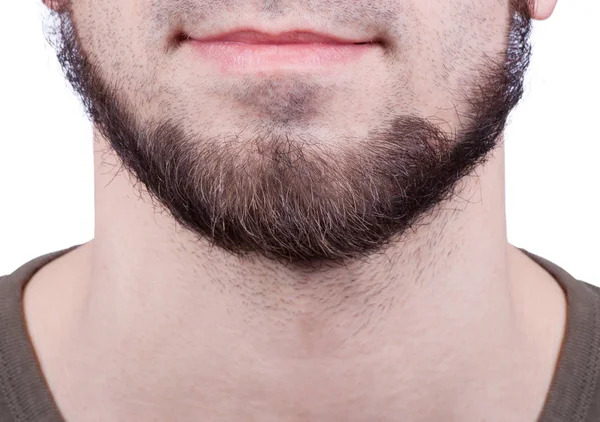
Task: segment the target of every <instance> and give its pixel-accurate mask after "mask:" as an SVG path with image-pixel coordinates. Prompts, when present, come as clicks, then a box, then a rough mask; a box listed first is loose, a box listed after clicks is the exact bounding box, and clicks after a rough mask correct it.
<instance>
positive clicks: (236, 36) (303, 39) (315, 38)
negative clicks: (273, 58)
mask: <svg viewBox="0 0 600 422" xmlns="http://www.w3.org/2000/svg"><path fill="white" fill-rule="evenodd" d="M189 38H190V39H192V40H194V41H199V42H237V43H246V44H277V45H281V44H368V43H371V42H373V41H372V40H368V39H366V40H365V39H363V40H360V39H344V38H340V37H336V36H333V35H329V34H320V33H316V32H309V31H288V32H283V33H279V34H271V33H265V32H260V31H255V30H234V31H229V32H227V33H222V34H218V35H214V36H208V37H203V38H196V37H189Z"/></svg>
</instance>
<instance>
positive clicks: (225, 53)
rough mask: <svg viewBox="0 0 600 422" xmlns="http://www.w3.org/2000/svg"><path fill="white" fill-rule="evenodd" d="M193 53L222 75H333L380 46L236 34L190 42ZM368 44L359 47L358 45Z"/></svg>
mask: <svg viewBox="0 0 600 422" xmlns="http://www.w3.org/2000/svg"><path fill="white" fill-rule="evenodd" d="M186 42H188V43H189V44H190V45H191V46H192V47H193V50H194V51H195V52H196V53H197V54H199V55H200V56H201V57H202V58H203V59H204V60H206V61H209V62H211V63H213V64H215V65H217V67H218V68H219V70H220V71H222V72H228V73H232V72H233V73H240V72H273V71H282V70H293V71H297V70H303V71H311V72H314V71H321V72H325V71H332V70H333V69H334V68H337V69H339V68H340V67H339V66H340V65H347V64H349V63H350V62H353V61H356V60H358V59H360V58H361V57H362V56H363V55H364V54H365V53H366V52H368V51H369V50H373V48H374V47H375V46H377V44H375V43H369V40H366V41H361V40H345V39H341V38H338V37H333V36H329V35H321V34H316V33H311V32H305V31H291V32H284V33H281V34H276V35H273V34H267V33H262V32H257V31H252V30H244V31H233V32H229V33H226V34H220V35H217V36H213V37H207V38H202V39H194V38H191V39H189V40H188V41H186ZM360 42H363V43H367V44H356V43H360Z"/></svg>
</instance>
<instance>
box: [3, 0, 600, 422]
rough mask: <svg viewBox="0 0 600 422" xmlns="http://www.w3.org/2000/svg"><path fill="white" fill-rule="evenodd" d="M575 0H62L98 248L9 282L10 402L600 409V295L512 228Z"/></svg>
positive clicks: (557, 416)
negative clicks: (519, 152)
mask: <svg viewBox="0 0 600 422" xmlns="http://www.w3.org/2000/svg"><path fill="white" fill-rule="evenodd" d="M555 1H556V0H537V1H536V2H531V3H528V2H527V1H526V0H453V1H447V0H419V1H410V0H377V1H373V0H354V1H338V2H331V1H329V0H308V1H306V0H305V1H294V0H279V1H275V0H272V1H266V2H259V1H242V0H238V1H236V0H229V1H221V0H219V1H207V0H162V1H151V0H135V1H134V0H104V1H93V0H46V5H47V6H48V7H50V8H51V9H52V10H53V18H54V23H55V26H54V31H53V32H52V33H51V34H50V38H51V40H52V42H53V43H54V45H55V47H56V49H57V53H58V57H59V60H60V62H61V64H62V66H63V68H64V70H65V74H66V76H67V78H68V80H69V81H70V82H71V84H72V85H73V87H74V88H75V90H76V92H77V93H78V95H79V96H80V97H81V99H82V100H83V103H84V104H85V106H86V109H87V111H88V113H89V116H90V118H91V120H92V122H93V123H94V128H95V131H94V150H95V154H94V157H95V204H96V213H95V235H94V239H93V240H91V241H89V242H87V243H85V244H82V245H74V246H73V247H70V248H68V249H65V250H62V251H55V252H50V253H48V254H46V255H43V256H40V257H38V258H36V259H33V260H32V261H30V262H28V263H25V264H24V265H23V266H22V267H20V268H19V269H17V270H16V271H15V272H14V273H12V274H9V275H7V276H5V277H3V278H2V279H1V280H0V323H1V324H2V325H1V326H2V333H3V336H2V338H1V339H0V365H1V368H0V374H1V375H2V377H1V378H0V386H1V387H2V388H1V389H0V420H1V421H2V422H5V421H6V422H16V421H21V422H22V421H44V422H59V421H76V422H88V421H89V422H92V421H94V422H97V421H102V422H104V421H107V422H108V421H110V422H120V421H127V422H137V421H144V422H149V421H169V422H188V421H215V422H216V421H251V420H252V421H254V420H256V421H289V422H296V421H311V422H312V421H315V422H325V421H327V422H329V421H344V422H346V421H352V422H359V421H360V422H373V421H381V422H391V421H394V422H398V421H403V422H404V421H407V422H408V421H410V422H420V421H423V422H433V421H435V422H439V421H444V422H446V421H457V422H458V421H460V422H474V421H483V420H485V421H488V422H501V421H502V422H506V421H519V422H525V421H541V422H557V421H561V422H563V421H578V422H591V421H598V420H600V381H599V378H600V289H598V288H597V287H595V286H593V285H591V284H588V283H586V282H584V281H580V280H576V279H574V278H573V277H572V276H571V275H569V273H567V272H566V271H565V270H563V269H561V268H559V267H558V266H557V265H555V264H553V263H552V262H550V261H548V260H546V259H544V258H542V257H539V256H537V255H535V254H533V253H531V252H529V251H526V250H524V249H519V248H516V247H514V246H513V245H510V244H509V243H508V242H507V239H506V225H505V212H504V163H503V157H504V150H503V129H504V126H505V123H506V119H507V116H508V114H509V113H510V111H511V110H512V109H513V108H514V106H515V105H516V104H517V102H518V101H519V99H520V97H521V94H522V90H523V75H524V73H525V71H526V69H527V65H528V60H529V55H530V45H529V42H528V41H529V33H530V26H531V20H532V19H545V18H547V17H549V16H550V15H551V13H552V11H553V9H554V6H555Z"/></svg>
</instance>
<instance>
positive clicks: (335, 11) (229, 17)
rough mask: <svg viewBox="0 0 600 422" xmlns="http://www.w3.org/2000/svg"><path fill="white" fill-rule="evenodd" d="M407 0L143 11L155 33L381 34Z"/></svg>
mask: <svg viewBox="0 0 600 422" xmlns="http://www.w3.org/2000/svg"><path fill="white" fill-rule="evenodd" d="M408 3H409V2H406V1H392V0H386V1H379V2H374V1H372V0H352V1H347V0H338V1H335V0H301V1H298V0H261V1H259V0H256V1H248V0H202V1H200V0H152V1H151V2H150V3H149V4H148V5H147V7H145V9H144V11H143V13H144V14H145V15H146V16H145V18H147V19H148V21H149V22H151V24H152V26H153V29H154V30H156V31H160V32H162V33H164V32H165V31H171V30H173V29H176V30H190V31H191V32H203V33H204V32H211V31H212V30H213V27H214V25H219V26H221V25H226V24H228V23H229V22H240V21H243V22H245V23H252V24H256V25H260V26H263V27H268V26H274V27H298V26H312V25H311V24H316V25H318V26H319V27H320V28H323V29H324V30H335V29H339V28H344V29H345V30H346V31H349V32H356V33H358V34H360V33H380V32H381V31H382V29H384V28H397V27H398V25H399V22H402V21H403V19H402V17H403V16H407V14H410V10H409V9H410V5H409V4H408Z"/></svg>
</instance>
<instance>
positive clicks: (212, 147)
mask: <svg viewBox="0 0 600 422" xmlns="http://www.w3.org/2000/svg"><path fill="white" fill-rule="evenodd" d="M525 3H526V2H525V1H520V0H518V1H517V0H515V1H513V3H511V6H510V7H511V10H512V11H513V13H512V19H511V21H510V22H509V23H508V26H509V29H508V31H507V33H508V47H507V49H506V52H505V53H503V54H500V55H497V56H493V57H491V58H488V59H487V61H486V62H482V63H481V66H480V70H479V72H478V74H479V77H478V78H476V79H474V80H473V81H472V83H471V84H469V86H466V87H465V89H464V91H463V92H462V98H460V101H464V102H465V103H466V104H468V112H467V113H466V114H465V115H461V122H462V127H461V128H459V130H457V131H455V133H453V134H447V133H445V132H443V131H442V130H441V129H440V128H439V127H438V126H437V125H435V124H433V123H432V122H430V121H429V120H427V119H425V118H423V117H420V116H416V115H395V116H394V117H393V118H392V119H391V120H388V121H387V122H386V124H385V126H383V125H382V127H381V128H380V129H378V130H377V131H372V132H371V134H370V137H369V139H368V140H366V141H365V142H360V143H358V144H356V145H350V146H348V145H345V146H344V147H339V146H337V147H332V146H327V145H324V144H323V143H319V141H318V140H317V141H316V142H315V144H316V145H318V147H315V146H314V145H315V144H313V146H311V145H310V144H309V142H305V141H304V140H302V141H301V140H300V139H299V138H298V137H297V136H294V133H293V132H291V131H288V132H286V131H285V122H283V124H282V122H281V121H280V122H279V127H280V128H283V130H279V131H277V132H275V130H274V127H272V128H271V129H272V130H269V128H268V127H266V126H265V127H264V128H263V130H262V132H261V133H262V134H263V135H262V136H255V137H254V138H252V139H249V140H248V141H247V144H245V149H244V154H243V156H242V157H241V158H240V155H239V151H238V150H236V149H235V148H234V147H233V146H232V145H231V144H229V143H227V142H224V141H223V140H218V139H214V138H202V137H201V136H192V135H190V134H187V133H185V132H184V130H183V127H182V125H181V123H180V122H177V121H174V119H172V118H169V117H164V118H163V119H162V120H160V121H158V120H155V121H142V119H141V118H140V116H138V115H137V114H136V110H135V109H134V107H132V106H131V105H130V104H129V103H127V102H126V101H125V99H124V98H123V97H122V96H121V95H119V92H118V90H117V89H116V87H115V86H114V85H112V84H111V81H110V80H107V79H105V78H103V76H102V74H101V71H100V69H99V68H98V67H97V65H95V64H94V63H93V62H92V60H91V58H90V55H89V54H88V53H86V52H85V51H84V50H83V48H82V46H81V42H80V38H79V36H78V34H77V28H76V27H75V25H74V24H73V19H72V13H71V12H70V10H69V9H68V8H64V9H63V10H60V11H59V12H56V13H55V14H54V21H55V22H56V27H55V29H54V32H53V34H52V35H51V38H50V40H49V41H50V42H51V43H52V44H53V45H54V46H55V48H56V51H57V57H58V59H59V62H60V64H61V66H62V68H63V71H64V72H65V75H66V77H67V79H68V81H69V82H70V83H71V85H72V86H73V88H74V90H75V91H76V93H77V94H78V95H79V97H80V99H81V100H82V102H83V104H84V107H85V110H86V112H87V113H88V115H89V117H90V119H91V121H92V123H93V124H94V125H95V127H96V128H97V129H98V130H99V131H100V132H101V133H102V135H103V136H104V137H105V138H106V140H107V141H108V143H109V145H110V147H111V148H112V149H113V150H114V151H115V153H116V155H117V156H118V158H119V160H120V161H121V163H122V167H123V168H124V169H125V170H126V171H128V172H129V173H130V174H131V175H133V176H134V177H135V179H136V180H137V181H139V182H140V184H141V186H143V187H144V188H145V190H146V191H147V193H148V194H149V195H151V196H152V197H153V198H154V199H155V200H156V203H157V204H160V206H161V207H164V209H166V210H168V211H169V212H170V214H171V215H172V216H173V218H174V219H175V221H176V222H177V223H179V224H180V225H181V226H183V227H184V228H186V229H187V230H189V231H190V232H191V233H193V234H194V235H195V236H197V239H198V241H201V240H208V241H209V242H210V245H211V247H217V248H220V249H222V250H224V251H227V252H229V253H231V254H233V255H237V256H239V257H248V256H262V257H265V258H266V259H269V260H273V261H277V262H279V263H281V264H283V265H293V266H294V267H296V268H299V269H303V270H307V271H318V270H320V268H321V267H322V266H323V265H325V266H328V267H331V266H343V265H345V264H346V263H347V262H349V261H356V260H359V259H366V258H368V257H369V256H371V255H373V254H375V253H381V252H384V251H385V250H386V249H387V248H388V247H389V246H390V245H391V244H392V243H395V242H399V241H402V240H403V239H404V238H406V237H407V236H408V235H409V234H410V232H411V228H413V227H414V226H415V225H417V224H419V223H422V222H423V221H425V218H426V217H427V216H431V214H432V213H433V211H435V210H436V208H437V207H438V206H439V205H440V204H441V203H443V202H445V201H448V200H450V199H452V198H453V197H455V196H456V195H459V192H457V187H458V186H459V182H460V181H461V180H462V179H463V178H465V177H466V176H468V175H470V174H471V173H472V172H473V171H474V170H475V169H476V168H477V167H478V166H480V165H482V164H483V163H484V162H485V161H486V160H487V159H488V158H489V156H490V154H491V152H492V151H493V150H494V149H495V148H496V147H497V146H498V145H499V142H500V139H501V135H502V132H503V130H504V127H505V124H506V120H507V118H508V115H509V113H510V112H511V110H512V109H513V108H514V107H515V106H516V104H517V103H518V101H519V100H520V98H521V96H522V93H523V78H524V74H525V72H526V69H527V67H528V64H529V58H530V50H531V48H530V44H529V35H530V30H531V19H530V17H529V16H528V11H527V7H526V4H525ZM272 83H276V79H273V80H272ZM245 142H246V141H245Z"/></svg>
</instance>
